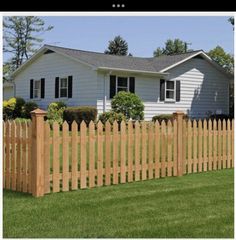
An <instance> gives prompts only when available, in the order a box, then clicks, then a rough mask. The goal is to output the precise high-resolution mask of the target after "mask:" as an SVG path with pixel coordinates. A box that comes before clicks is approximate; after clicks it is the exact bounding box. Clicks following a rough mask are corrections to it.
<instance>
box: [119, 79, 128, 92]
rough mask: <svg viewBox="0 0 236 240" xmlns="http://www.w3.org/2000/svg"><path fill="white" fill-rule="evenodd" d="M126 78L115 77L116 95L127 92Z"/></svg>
mask: <svg viewBox="0 0 236 240" xmlns="http://www.w3.org/2000/svg"><path fill="white" fill-rule="evenodd" d="M128 89H129V88H128V78H127V77H117V91H116V93H118V92H120V91H125V92H128Z"/></svg>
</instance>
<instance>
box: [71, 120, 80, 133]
mask: <svg viewBox="0 0 236 240" xmlns="http://www.w3.org/2000/svg"><path fill="white" fill-rule="evenodd" d="M71 128H72V131H73V130H75V131H77V130H78V124H77V122H76V121H75V120H74V121H73V122H72V124H71Z"/></svg>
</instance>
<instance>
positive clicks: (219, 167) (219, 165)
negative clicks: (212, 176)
mask: <svg viewBox="0 0 236 240" xmlns="http://www.w3.org/2000/svg"><path fill="white" fill-rule="evenodd" d="M221 144H222V131H221V120H220V119H219V120H218V164H217V165H218V169H221V168H222V155H221V150H222V149H221Z"/></svg>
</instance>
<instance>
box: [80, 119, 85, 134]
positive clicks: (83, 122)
mask: <svg viewBox="0 0 236 240" xmlns="http://www.w3.org/2000/svg"><path fill="white" fill-rule="evenodd" d="M86 129H87V126H86V123H85V121H84V120H83V121H82V122H81V124H80V131H81V132H82V131H86Z"/></svg>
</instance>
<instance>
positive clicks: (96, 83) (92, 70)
mask: <svg viewBox="0 0 236 240" xmlns="http://www.w3.org/2000/svg"><path fill="white" fill-rule="evenodd" d="M12 77H13V80H14V82H15V96H20V97H23V98H24V99H25V100H26V101H30V100H31V101H35V102H37V104H38V105H39V106H40V107H41V108H43V109H46V108H47V106H48V104H50V103H51V102H54V101H65V103H66V104H67V105H68V106H73V105H76V106H78V105H92V106H96V107H97V109H98V113H99V114H100V113H102V112H105V111H109V110H110V109H111V99H112V98H113V96H114V95H115V94H116V93H117V92H119V91H130V92H134V93H136V94H137V95H139V96H140V97H141V99H142V100H143V102H144V105H145V119H146V120H150V119H151V118H152V116H154V115H157V114H168V113H173V112H175V111H176V110H179V111H184V112H185V113H187V114H188V115H189V116H191V117H193V118H200V117H201V118H202V117H206V116H207V114H209V113H210V112H211V113H224V114H228V113H229V82H230V80H231V79H232V78H233V77H232V75H230V74H228V73H226V72H225V70H224V69H223V68H221V67H220V66H219V65H218V64H216V63H215V62H214V61H212V60H211V58H210V57H209V56H207V55H206V54H205V53H204V52H203V51H202V50H199V51H193V52H187V53H184V54H178V55H171V56H161V57H158V58H154V57H153V58H140V57H130V56H115V55H106V54H103V53H96V52H89V51H81V50H76V49H69V48H63V47H58V46H51V45H44V46H43V47H42V48H41V49H40V50H39V51H38V52H37V53H35V54H34V55H33V56H32V57H31V58H30V59H29V60H28V61H27V62H25V63H24V64H23V65H22V66H21V67H19V68H18V69H17V70H16V71H15V72H14V73H13V75H12Z"/></svg>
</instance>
